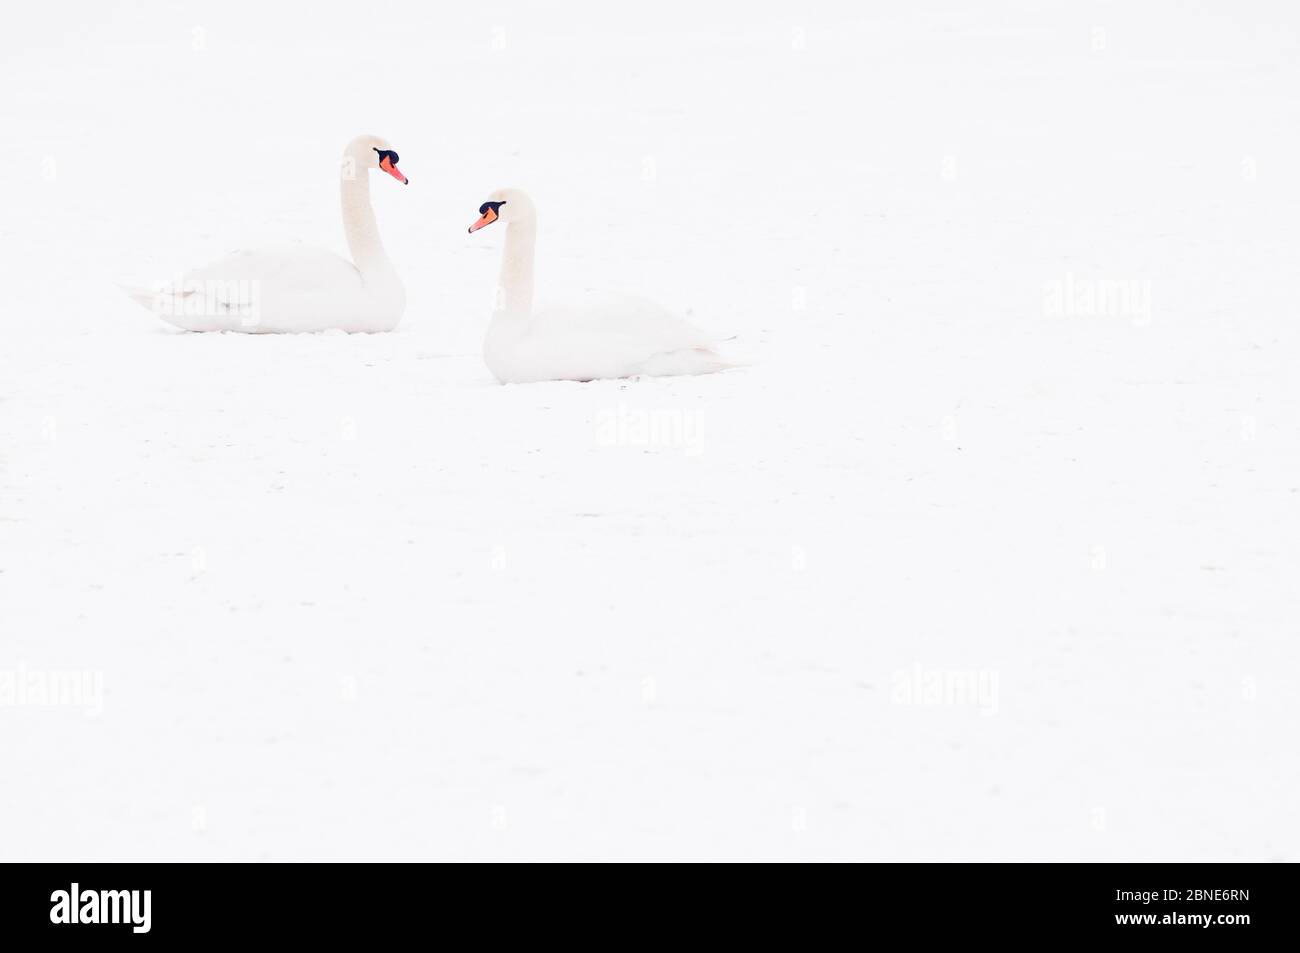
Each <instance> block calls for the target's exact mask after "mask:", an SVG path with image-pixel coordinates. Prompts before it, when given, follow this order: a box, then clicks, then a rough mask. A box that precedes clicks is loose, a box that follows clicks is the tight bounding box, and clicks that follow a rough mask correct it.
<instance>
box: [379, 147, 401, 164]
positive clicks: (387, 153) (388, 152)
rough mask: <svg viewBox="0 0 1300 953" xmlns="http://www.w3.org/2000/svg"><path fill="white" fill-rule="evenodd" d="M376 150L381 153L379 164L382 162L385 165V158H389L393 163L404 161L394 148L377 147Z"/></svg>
mask: <svg viewBox="0 0 1300 953" xmlns="http://www.w3.org/2000/svg"><path fill="white" fill-rule="evenodd" d="M371 148H374V147H373V146H372V147H371ZM375 152H377V153H379V164H380V165H383V164H384V160H385V159H387V160H388V161H389V162H391V163H392V164H393V165H397V163H399V162H401V161H402V160H401V159H399V158H398V157H397V153H396V152H394V151H393V150H392V149H375Z"/></svg>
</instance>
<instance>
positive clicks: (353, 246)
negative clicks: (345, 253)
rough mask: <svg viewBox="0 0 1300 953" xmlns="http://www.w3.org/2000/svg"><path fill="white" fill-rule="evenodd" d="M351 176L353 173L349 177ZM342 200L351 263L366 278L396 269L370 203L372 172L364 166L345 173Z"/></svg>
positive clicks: (359, 165) (342, 183)
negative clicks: (380, 236) (380, 234)
mask: <svg viewBox="0 0 1300 953" xmlns="http://www.w3.org/2000/svg"><path fill="white" fill-rule="evenodd" d="M349 173H350V174H349ZM340 197H341V199H342V204H343V233H344V234H345V235H346V236H347V239H348V250H349V251H350V252H352V262H353V264H355V265H356V266H357V269H358V270H359V271H360V272H361V273H362V274H363V275H367V276H369V275H374V274H381V273H385V272H391V271H392V270H393V264H392V262H390V261H389V260H388V252H386V251H385V250H384V243H383V241H381V240H380V238H379V224H378V223H377V222H376V221H375V210H374V208H373V207H372V206H371V204H370V173H369V170H368V169H366V167H365V166H364V165H362V164H361V163H359V162H358V163H356V164H355V167H353V168H351V169H348V170H345V172H344V175H343V176H342V179H341V187H340Z"/></svg>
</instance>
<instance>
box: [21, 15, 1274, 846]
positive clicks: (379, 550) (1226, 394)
mask: <svg viewBox="0 0 1300 953" xmlns="http://www.w3.org/2000/svg"><path fill="white" fill-rule="evenodd" d="M541 6H543V5H526V4H522V3H521V4H506V3H499V2H489V3H475V4H463V5H460V6H459V8H453V7H449V6H447V5H443V4H437V5H435V4H426V3H388V2H381V0H374V2H371V3H368V4H364V5H360V6H357V5H353V4H348V5H337V8H336V9H332V7H334V5H331V4H324V3H315V4H309V3H295V4H292V5H289V4H269V3H266V2H232V0H220V2H217V0H212V2H195V3H169V4H162V3H131V4H126V3H124V4H120V5H118V6H117V7H116V8H114V7H113V5H111V4H106V3H89V2H80V3H74V4H60V5H48V4H47V5H30V4H29V5H26V6H22V7H20V8H14V9H13V10H11V11H9V12H8V13H7V14H6V20H7V29H6V30H5V31H4V32H3V34H0V119H3V123H0V181H3V183H4V185H3V191H2V192H0V208H3V218H2V220H0V260H2V261H3V291H2V293H0V308H2V309H3V310H2V312H0V764H2V765H3V766H2V767H0V857H2V858H3V859H6V860H35V859H44V860H72V859H77V860H109V859H116V860H123V859H126V860H143V859H160V860H165V859H187V860H188V859H192V860H255V859H272V860H291V859H353V858H369V859H399V858H401V859H485V860H486V859H587V858H592V859H594V858H608V859H641V858H662V859H667V858H682V859H687V858H691V859H706V858H707V859H722V858H730V859H864V860H866V859H870V860H904V859H905V860H941V859H942V860H973V859H981V860H1030V859H1047V860H1157V859H1158V860H1275V859H1289V860H1295V859H1297V855H1298V854H1300V822H1298V821H1297V818H1296V812H1295V802H1296V794H1297V787H1298V786H1300V768H1298V767H1297V744H1296V725H1297V723H1300V721H1298V717H1297V716H1298V715H1300V712H1298V711H1297V708H1298V707H1300V706H1298V705H1297V700H1296V699H1297V660H1298V656H1300V652H1298V651H1297V647H1296V635H1297V625H1298V624H1300V592H1298V590H1297V586H1296V580H1297V578H1300V552H1298V550H1297V539H1298V538H1300V466H1298V464H1300V432H1298V430H1297V420H1298V419H1300V374H1298V373H1297V367H1300V322H1297V315H1296V308H1295V300H1296V290H1295V288H1296V285H1295V279H1294V276H1295V274H1296V262H1297V253H1298V252H1300V241H1298V240H1297V237H1296V230H1297V214H1296V213H1297V211H1298V210H1300V201H1298V199H1300V185H1298V184H1297V183H1298V181H1300V179H1298V177H1297V170H1298V169H1300V122H1298V120H1297V112H1296V110H1297V107H1296V99H1295V92H1296V90H1297V89H1300V49H1298V42H1297V25H1298V24H1297V21H1298V20H1300V13H1297V11H1296V9H1295V8H1294V6H1293V5H1291V4H1287V3H1280V2H1279V3H1274V4H1267V3H1227V2H1223V3H1209V4H1200V5H1188V4H1179V3H1173V2H1159V3H1157V2H1153V3H1143V4H1132V3H1124V2H1114V3H1086V2H1084V3H1064V2H1061V3H1037V2H1028V0H1026V2H1023V3H1007V2H981V3H979V4H973V3H959V2H955V0H954V2H951V3H936V2H922V3H909V4H872V5H863V4H860V3H847V2H846V3H818V2H809V3H797V4H790V3H755V2H745V3H735V4H725V5H724V4H701V3H676V2H672V3H656V4H652V5H650V6H645V7H626V6H620V5H613V4H599V3H587V4H582V5H581V6H575V5H571V4H558V5H557V4H546V5H544V6H545V7H546V8H548V9H550V10H551V11H552V12H551V13H549V14H548V13H546V12H545V11H543V10H542V9H538V7H541ZM977 8H979V9H977ZM560 9H563V10H565V11H566V12H563V13H560V12H557V11H558V10H560ZM362 132H373V133H376V134H379V135H382V136H386V137H388V138H389V139H390V140H391V141H392V143H393V145H394V148H396V149H397V150H398V151H399V152H400V154H401V166H402V170H403V171H404V172H405V173H406V174H407V175H409V176H410V178H411V185H410V187H409V188H402V187H400V186H398V185H397V184H396V183H394V182H392V181H391V180H389V179H388V178H387V177H384V176H375V177H374V180H373V182H372V189H373V193H374V198H375V204H376V209H377V213H378V216H379V219H380V225H381V229H382V232H383V235H384V239H385V242H386V244H387V246H388V248H389V251H390V252H391V254H392V256H393V258H394V260H395V262H396V263H397V266H398V267H399V269H400V270H401V272H402V274H403V275H404V277H405V279H406V283H407V291H408V298H409V305H408V309H407V312H406V317H405V318H404V320H403V323H402V325H401V327H400V328H399V330H398V331H397V332H395V333H393V334H387V335H376V336H348V335H344V334H324V335H306V336H294V337H272V336H239V335H190V334H183V333H180V332H176V331H173V330H172V329H169V328H167V327H164V326H163V325H161V324H160V323H159V322H158V321H157V320H156V319H154V318H153V317H152V316H151V315H150V314H148V313H147V312H146V311H144V310H142V309H140V308H139V307H137V306H136V305H134V304H133V303H132V302H130V301H128V300H127V299H126V298H125V297H123V296H122V295H120V294H119V293H118V292H117V290H116V289H115V288H114V287H113V284H112V282H113V281H115V280H135V281H150V280H153V279H163V278H167V277H169V276H172V275H174V274H176V273H178V272H179V271H181V270H183V269H184V268H186V267H188V266H191V265H196V264H201V263H203V262H205V261H207V260H209V259H211V258H214V257H216V256H217V255H220V254H222V253H224V252H226V251H228V250H230V249H232V248H235V247H238V246H240V245H247V244H256V243H258V242H275V241H280V240H283V239H285V238H292V239H301V240H304V241H307V242H310V243H313V244H320V245H324V246H326V247H329V248H333V249H336V250H338V251H340V252H341V251H343V250H344V246H343V239H342V233H341V228H340V224H339V213H338V199H337V182H336V163H337V157H338V155H339V153H340V151H341V150H342V148H343V145H344V144H345V143H346V142H347V140H348V139H350V138H351V137H352V136H354V135H356V134H358V133H362ZM509 185H517V186H522V187H525V188H527V189H529V190H530V191H531V192H532V194H533V195H534V197H535V198H536V200H537V203H538V207H539V212H540V222H541V224H540V233H539V263H538V281H539V295H540V296H541V297H542V298H543V299H545V298H547V297H556V298H563V297H564V296H565V294H566V293H575V292H579V291H581V290H583V289H586V288H604V289H608V290H614V291H634V292H638V293H643V294H646V295H648V296H651V297H654V298H657V299H659V300H661V301H662V302H664V303H665V304H669V305H672V306H674V307H675V308H677V309H679V310H681V311H682V312H683V313H687V314H689V315H690V316H691V318H692V320H694V321H695V322H696V323H698V324H700V325H701V326H703V327H705V328H707V329H709V330H710V331H712V332H714V333H715V334H717V335H718V336H719V337H723V338H733V340H730V341H729V342H728V343H727V344H726V348H727V350H728V352H729V353H731V354H732V355H734V356H737V357H743V358H747V359H750V360H752V361H753V362H754V364H753V366H751V367H748V368H745V369H743V370H739V371H734V372H730V373H726V374H722V375H717V376H712V377H702V378H677V379H657V380H638V381H623V382H598V383H593V384H587V385H581V384H569V383H556V384H540V385H525V386H510V387H502V386H499V385H497V384H496V383H495V382H494V381H493V380H492V379H491V377H490V375H489V374H488V372H487V370H486V368H485V367H484V365H483V363H482V360H481V357H480V354H479V350H480V347H481V342H482V337H483V333H484V330H485V327H486V324H487V314H488V308H489V304H490V301H491V295H492V286H493V284H494V280H495V275H496V269H497V265H498V261H499V255H500V243H501V240H502V238H503V236H502V235H500V234H494V233H493V232H492V230H490V229H489V230H486V231H484V232H482V233H480V234H476V235H474V236H472V237H471V236H468V235H467V234H466V227H467V226H468V225H469V224H470V223H471V222H472V221H473V220H474V219H475V218H476V217H477V208H478V205H479V203H480V202H482V201H483V199H484V198H485V197H486V196H487V194H488V192H489V191H490V190H491V189H493V188H496V187H499V186H509ZM74 676H75V677H74Z"/></svg>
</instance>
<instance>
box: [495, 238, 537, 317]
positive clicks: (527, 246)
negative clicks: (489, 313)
mask: <svg viewBox="0 0 1300 953" xmlns="http://www.w3.org/2000/svg"><path fill="white" fill-rule="evenodd" d="M536 245H537V220H536V219H533V218H529V219H526V220H524V221H520V222H511V223H510V224H509V225H507V226H506V247H505V251H504V252H503V253H502V255H501V278H500V280H499V281H498V282H497V295H498V299H497V310H498V311H509V312H511V313H513V314H531V313H532V310H533V254H534V249H535V247H536Z"/></svg>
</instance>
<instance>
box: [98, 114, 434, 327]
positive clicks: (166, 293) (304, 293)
mask: <svg viewBox="0 0 1300 953" xmlns="http://www.w3.org/2000/svg"><path fill="white" fill-rule="evenodd" d="M371 169H382V170H383V171H384V172H387V173H388V174H389V175H391V176H392V177H393V178H395V179H397V181H399V182H401V183H403V184H408V179H407V178H406V176H405V175H403V174H402V173H401V172H400V171H398V168H397V153H396V152H394V151H393V149H392V147H391V146H390V145H389V144H388V142H387V141H386V140H384V139H381V138H379V137H378V136H358V137H357V138H355V139H353V140H352V141H351V142H349V143H348V145H347V148H346V149H344V151H343V162H342V165H341V176H340V180H341V196H342V204H343V231H344V234H345V235H346V236H347V240H348V248H349V249H350V250H351V252H352V261H347V260H346V259H344V258H340V257H339V256H338V255H335V254H333V253H332V252H327V251H324V250H322V249H318V248H311V247H309V246H297V245H291V246H287V247H283V248H270V249H254V250H242V249H241V250H240V251H234V252H231V253H230V254H229V255H226V256H225V257H223V258H218V259H217V260H216V261H214V262H210V263H209V264H207V265H204V266H202V267H200V268H195V269H194V270H193V271H190V272H188V273H186V274H185V275H183V276H182V277H181V278H179V279H177V280H176V281H174V282H172V283H171V284H169V285H166V286H164V287H162V288H158V289H152V288H137V287H127V286H125V285H124V286H123V290H124V291H125V292H126V293H127V294H128V295H129V296H130V297H131V298H133V299H134V300H135V301H137V302H139V303H140V304H142V305H144V306H145V307H146V308H149V309H150V310H151V311H153V312H154V313H155V314H157V315H158V316H159V317H160V318H162V319H163V320H164V321H166V322H167V323H168V324H174V325H175V326H176V327H178V328H184V329H185V330H187V331H245V332H248V333H273V332H280V333H293V332H299V331H330V330H342V331H391V330H392V329H393V328H395V327H396V326H397V322H398V321H400V320H401V318H402V312H403V311H404V310H405V309H406V291H405V289H404V288H403V287H402V281H401V279H400V278H398V277H397V272H395V271H394V270H393V264H392V262H390V261H389V260H388V254H387V252H385V251H384V244H383V242H382V241H380V239H379V228H378V226H377V225H376V223H375V210H374V209H373V208H372V207H371V205H370V175H369V170H371Z"/></svg>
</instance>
